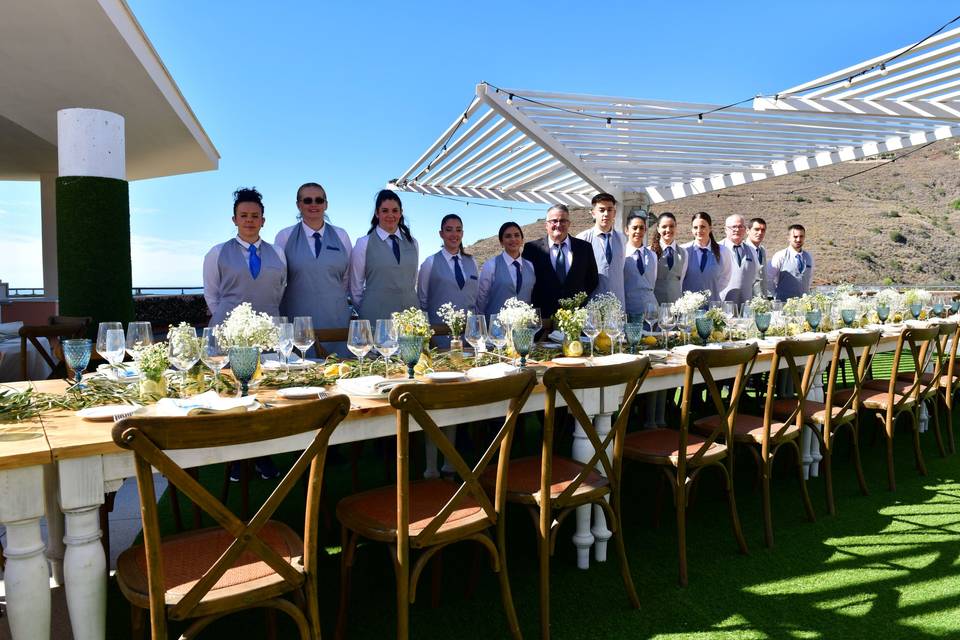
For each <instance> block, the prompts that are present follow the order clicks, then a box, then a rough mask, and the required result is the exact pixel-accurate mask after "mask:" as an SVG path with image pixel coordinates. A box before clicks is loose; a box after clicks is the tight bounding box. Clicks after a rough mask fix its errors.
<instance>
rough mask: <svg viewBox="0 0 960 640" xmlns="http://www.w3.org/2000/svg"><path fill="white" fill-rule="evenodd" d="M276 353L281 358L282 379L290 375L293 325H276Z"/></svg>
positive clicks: (289, 323)
mask: <svg viewBox="0 0 960 640" xmlns="http://www.w3.org/2000/svg"><path fill="white" fill-rule="evenodd" d="M277 353H279V354H280V356H281V357H282V358H283V375H284V378H286V376H288V375H289V374H290V354H291V353H293V323H291V322H281V323H280V324H278V325H277Z"/></svg>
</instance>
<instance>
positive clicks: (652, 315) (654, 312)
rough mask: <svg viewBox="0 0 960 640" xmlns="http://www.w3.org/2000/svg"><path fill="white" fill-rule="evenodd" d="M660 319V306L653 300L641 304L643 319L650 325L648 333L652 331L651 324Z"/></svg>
mask: <svg viewBox="0 0 960 640" xmlns="http://www.w3.org/2000/svg"><path fill="white" fill-rule="evenodd" d="M659 319H660V308H659V307H658V306H657V305H656V303H654V302H648V303H647V304H645V305H643V320H644V321H645V322H646V323H647V325H648V326H649V327H650V333H653V325H654V324H655V323H656V322H657V320H659Z"/></svg>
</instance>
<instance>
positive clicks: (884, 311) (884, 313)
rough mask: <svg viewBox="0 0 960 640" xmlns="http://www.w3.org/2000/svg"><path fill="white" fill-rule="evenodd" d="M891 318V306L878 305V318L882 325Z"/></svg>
mask: <svg viewBox="0 0 960 640" xmlns="http://www.w3.org/2000/svg"><path fill="white" fill-rule="evenodd" d="M889 317H890V305H886V304H878V305H877V318H879V319H880V324H886V323H887V318H889Z"/></svg>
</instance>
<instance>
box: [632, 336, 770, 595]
mask: <svg viewBox="0 0 960 640" xmlns="http://www.w3.org/2000/svg"><path fill="white" fill-rule="evenodd" d="M758 351H759V349H758V348H757V346H756V345H755V344H751V345H747V346H744V347H735V348H732V349H694V350H692V351H690V353H688V354H687V363H686V369H685V371H684V380H683V397H682V399H681V406H680V424H679V428H678V429H664V428H661V429H645V430H643V431H635V432H633V433H629V434H627V436H626V437H625V438H624V450H623V455H624V457H626V458H627V459H630V460H635V461H637V462H641V463H645V464H651V465H655V466H658V467H660V468H661V469H662V470H663V472H664V474H665V475H666V477H667V479H668V481H669V482H670V487H671V488H672V490H673V500H674V504H675V505H676V514H677V544H678V548H679V581H680V584H681V585H682V586H686V585H687V581H688V578H687V532H686V531H687V530H686V522H687V517H686V514H687V496H688V494H689V490H690V486H691V485H692V484H693V482H694V481H695V480H696V479H697V477H698V476H699V474H700V472H701V471H702V470H703V469H706V468H708V467H716V468H718V469H720V471H721V473H722V475H723V479H724V484H725V487H726V491H727V504H728V505H729V509H730V521H731V525H732V527H733V535H734V537H735V538H736V541H737V545H738V546H739V548H740V552H741V553H748V550H747V542H746V540H744V538H743V531H742V530H741V528H740V517H739V515H738V514H737V503H736V499H735V495H734V488H733V459H732V456H731V455H730V454H731V451H730V448H729V446H728V445H727V444H726V443H729V442H733V424H734V421H735V420H736V417H737V411H738V407H739V403H740V398H741V396H742V394H743V389H744V385H745V384H746V382H747V379H748V378H749V376H750V372H751V371H752V370H753V364H754V362H755V358H756V355H757V353H758ZM731 368H732V369H733V376H732V377H733V384H732V386H731V387H730V392H729V395H728V396H727V397H726V398H724V397H723V395H722V394H721V391H720V386H719V385H718V384H717V381H716V378H715V376H714V373H713V372H714V371H715V370H717V369H727V370H728V372H729V369H731ZM696 374H699V375H700V377H702V378H703V381H704V382H705V383H706V387H707V392H708V395H709V397H710V401H711V402H712V403H713V406H714V408H715V409H716V411H717V415H719V416H720V420H719V421H718V422H717V425H716V427H715V428H714V429H712V430H711V432H710V433H709V434H708V435H706V436H701V435H698V434H696V433H691V432H690V427H691V425H692V422H693V410H692V406H691V405H692V403H693V401H694V397H695V396H698V395H699V394H700V388H699V385H694V377H695V376H696Z"/></svg>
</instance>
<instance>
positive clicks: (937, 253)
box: [468, 140, 960, 284]
mask: <svg viewBox="0 0 960 640" xmlns="http://www.w3.org/2000/svg"><path fill="white" fill-rule="evenodd" d="M958 154H960V142H957V141H955V140H944V141H941V142H938V143H936V144H933V145H931V146H929V147H926V148H924V149H921V150H919V151H917V152H915V153H913V154H911V155H910V156H908V157H903V158H901V159H899V160H897V161H896V162H893V163H890V164H887V165H886V166H882V167H879V168H877V169H875V170H873V171H870V172H868V173H865V174H863V175H861V176H857V177H853V178H849V179H846V180H844V181H842V182H841V183H840V184H837V180H838V179H839V178H842V177H844V176H847V175H850V174H852V173H856V172H857V171H862V170H864V169H867V168H869V167H872V166H876V164H877V163H878V162H885V160H879V161H877V160H870V161H862V162H847V163H843V164H839V165H833V166H830V167H824V168H822V169H813V170H811V171H806V172H803V173H796V174H791V175H788V176H783V177H779V178H769V179H767V180H763V181H761V182H757V183H752V184H746V185H742V186H739V187H732V188H730V189H724V190H722V191H718V192H714V193H710V194H706V195H702V196H695V197H691V198H684V199H681V200H676V201H674V202H668V203H665V204H661V205H654V206H653V207H652V208H651V210H652V212H653V213H655V214H658V213H660V212H662V211H672V212H673V213H674V214H676V216H677V219H678V220H679V221H680V240H681V242H686V241H687V240H689V239H690V232H689V228H688V226H687V221H689V219H690V217H691V216H692V215H693V214H694V213H696V212H697V211H707V212H708V213H710V215H711V216H713V218H714V230H715V233H716V235H717V239H718V240H719V239H721V238H722V237H723V229H722V227H723V219H724V218H725V217H726V216H728V215H730V214H733V213H739V214H742V215H743V216H744V217H746V218H747V219H749V218H752V217H754V216H760V217H763V218H765V219H766V220H767V229H768V233H767V239H766V242H765V244H766V245H767V246H768V248H769V249H770V250H771V251H775V250H778V249H781V248H783V247H785V246H786V236H787V234H786V230H787V227H788V226H789V225H791V224H793V223H795V222H799V223H801V224H803V225H804V227H806V229H807V249H808V250H810V251H811V253H813V256H814V259H815V260H816V264H817V268H816V280H817V282H818V283H820V284H825V283H836V282H850V283H856V284H873V283H881V282H884V281H886V282H894V283H903V284H941V283H946V282H954V281H956V280H957V278H958V277H960V240H958V237H957V231H958V228H960V155H958ZM544 213H546V210H544ZM572 218H573V224H572V227H571V229H572V233H574V234H576V233H579V232H580V231H582V230H583V229H586V228H587V227H589V226H590V225H591V224H592V223H593V221H592V220H591V219H590V215H589V213H588V211H587V210H583V209H581V210H574V211H573V212H572ZM523 232H524V236H525V237H526V238H527V239H531V238H538V237H541V236H542V235H544V227H543V220H542V219H540V220H538V221H537V222H534V223H532V224H529V225H526V226H524V228H523ZM468 250H469V251H471V252H474V253H476V254H477V257H478V260H479V261H481V262H482V261H483V260H485V259H487V258H488V257H490V256H492V255H494V254H496V253H497V252H498V251H499V250H500V246H499V244H498V243H497V238H496V237H493V238H486V239H484V240H480V241H479V242H477V243H475V244H473V245H471V246H470V247H469V249H468Z"/></svg>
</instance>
